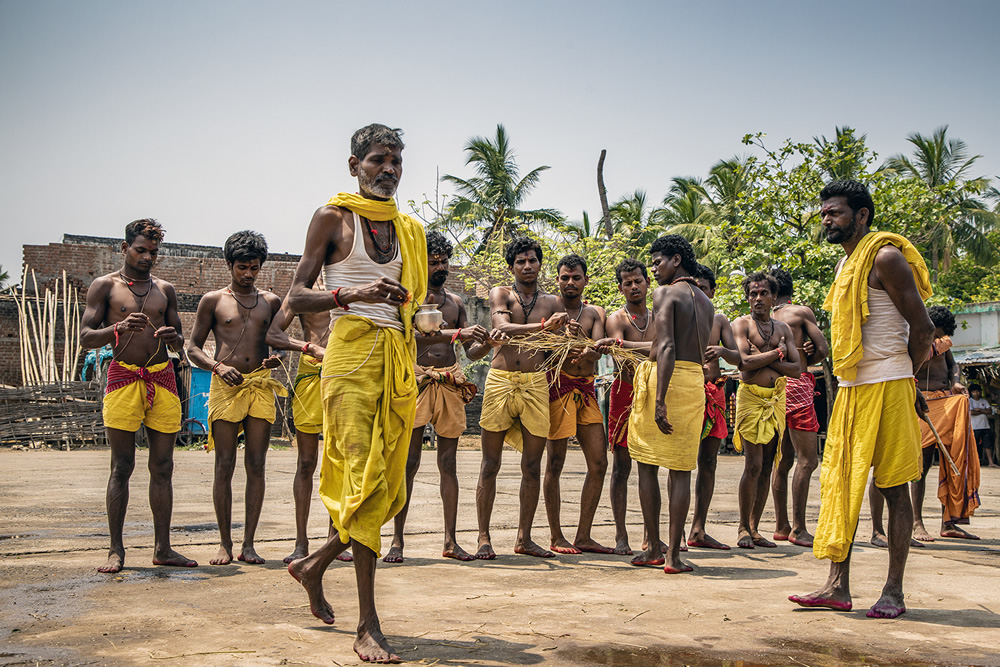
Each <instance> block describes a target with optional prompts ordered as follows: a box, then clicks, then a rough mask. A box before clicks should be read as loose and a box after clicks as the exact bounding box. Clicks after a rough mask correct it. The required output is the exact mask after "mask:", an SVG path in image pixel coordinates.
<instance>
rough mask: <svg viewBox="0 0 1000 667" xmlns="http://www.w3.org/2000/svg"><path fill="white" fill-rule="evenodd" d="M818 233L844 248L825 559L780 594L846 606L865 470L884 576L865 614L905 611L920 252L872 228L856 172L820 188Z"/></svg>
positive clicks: (823, 495)
mask: <svg viewBox="0 0 1000 667" xmlns="http://www.w3.org/2000/svg"><path fill="white" fill-rule="evenodd" d="M820 199H821V200H822V202H823V206H822V209H821V210H820V217H821V220H822V223H823V229H824V231H825V232H826V240H827V241H828V242H829V243H839V244H840V245H841V246H842V247H843V248H844V252H845V253H846V257H845V258H844V259H841V260H840V263H839V265H838V267H837V268H838V270H837V276H836V278H835V279H834V283H833V286H832V287H831V288H830V292H829V294H827V297H826V301H825V302H824V304H823V308H824V309H825V310H827V311H828V312H830V314H831V324H830V334H831V336H830V339H831V346H830V347H831V350H832V357H833V372H834V373H835V374H836V375H837V376H838V378H839V383H840V390H839V391H838V392H837V399H836V401H835V402H834V405H833V414H832V415H831V416H830V423H829V429H828V431H827V439H826V446H825V448H824V450H823V464H822V470H821V472H820V510H819V521H818V522H817V524H816V535H815V537H814V538H813V554H814V555H815V556H816V557H817V558H827V559H829V560H830V561H831V564H830V576H829V578H828V579H827V582H826V585H825V586H824V587H823V588H821V589H820V590H818V591H816V592H814V593H810V594H808V595H792V596H789V600H791V601H792V602H795V603H796V604H799V605H801V606H803V607H824V608H827V609H834V610H837V611H849V610H850V609H851V608H852V606H853V601H852V599H851V589H850V562H851V548H852V546H853V542H854V535H855V533H856V532H857V528H858V516H859V515H860V513H861V503H862V500H863V498H864V495H865V486H866V483H867V481H868V473H869V470H870V469H871V468H873V467H874V469H875V484H876V486H877V487H878V488H879V490H880V491H881V493H882V496H883V497H884V498H885V499H886V501H887V502H888V504H889V576H888V577H887V579H886V582H885V586H884V587H883V588H882V597H881V598H880V599H879V600H878V602H876V603H875V604H874V605H873V606H872V607H871V609H870V610H869V611H868V616H869V617H876V618H895V617H897V616H899V615H900V614H902V613H903V612H905V611H906V606H905V604H904V602H903V570H904V569H905V567H906V557H907V555H908V554H909V549H910V535H911V534H912V531H913V510H912V507H911V505H910V496H909V494H908V493H907V488H906V486H907V484H908V483H909V482H911V481H913V480H915V479H917V478H919V477H920V428H919V427H918V425H917V415H923V414H924V412H926V410H927V403H926V402H925V401H924V400H923V395H922V394H921V393H920V392H919V391H918V390H917V389H916V386H915V385H914V382H913V373H914V371H915V370H916V369H917V368H919V367H920V365H921V364H922V363H923V362H924V360H925V359H927V357H928V354H929V353H930V350H931V342H932V341H933V337H934V324H933V323H932V322H931V319H930V317H929V316H928V315H927V309H926V308H924V304H923V299H925V298H927V297H929V296H930V295H931V286H930V279H929V278H930V276H929V275H928V272H927V266H926V265H925V264H924V260H923V258H921V256H920V253H919V252H918V251H917V249H916V248H914V247H913V245H912V244H911V243H910V242H909V241H907V240H906V239H905V238H903V237H902V236H898V235H896V234H890V233H888V232H872V231H871V230H870V225H871V223H872V220H873V219H874V217H875V204H874V202H873V201H872V198H871V195H870V194H869V193H868V188H866V187H865V186H864V185H863V184H861V183H859V182H857V181H833V182H831V183H829V184H828V185H827V186H826V187H825V188H823V191H822V192H821V193H820Z"/></svg>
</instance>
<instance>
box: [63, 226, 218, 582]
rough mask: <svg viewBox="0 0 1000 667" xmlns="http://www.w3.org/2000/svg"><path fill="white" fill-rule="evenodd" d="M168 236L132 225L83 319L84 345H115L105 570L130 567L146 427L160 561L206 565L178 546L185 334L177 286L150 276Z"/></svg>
mask: <svg viewBox="0 0 1000 667" xmlns="http://www.w3.org/2000/svg"><path fill="white" fill-rule="evenodd" d="M162 240H163V228H162V227H160V223H158V222H156V221H155V220H152V219H149V218H146V219H143V220H136V221H134V222H130V223H129V224H128V225H127V226H126V227H125V241H123V242H122V245H121V250H122V268H120V269H119V270H117V271H115V272H113V273H109V274H107V275H105V276H101V277H100V278H97V279H96V280H94V282H93V283H91V285H90V288H89V289H88V290H87V309H86V311H85V312H84V313H83V318H82V321H81V328H80V345H81V346H82V347H84V348H94V349H96V348H101V347H104V346H105V345H113V346H114V348H113V349H114V357H113V360H112V362H111V365H110V366H109V367H108V386H107V390H106V392H105V394H104V410H103V414H104V428H105V430H106V431H107V435H108V444H109V445H110V446H111V476H110V477H109V478H108V492H107V509H108V530H109V532H110V533H111V548H110V549H109V551H108V561H107V562H106V563H105V564H104V565H102V566H101V567H99V568H98V572H108V573H115V572H120V571H121V569H122V567H124V565H125V543H124V541H123V540H122V530H123V528H124V525H125V510H126V509H127V508H128V495H129V494H128V482H129V478H130V477H131V476H132V471H133V470H134V469H135V432H136V431H138V430H139V427H140V426H142V425H143V424H145V425H146V434H147V437H148V440H149V507H150V509H151V510H152V511H153V535H154V546H153V564H154V565H176V566H180V567H195V566H197V565H198V563H196V562H194V561H193V560H191V559H190V558H186V557H184V556H182V555H180V554H179V553H177V552H176V551H174V550H173V549H171V548H170V514H171V510H172V509H173V503H174V491H173V486H172V478H173V471H174V442H175V441H176V440H177V431H179V430H180V427H181V402H180V399H179V398H178V396H177V382H176V378H175V376H174V371H173V369H172V368H171V363H170V359H169V358H168V356H167V350H168V349H171V350H175V351H179V350H181V349H183V347H184V337H183V336H182V335H181V320H180V317H179V316H178V315H177V294H176V293H175V292H174V286H173V285H171V284H170V283H168V282H167V281H165V280H160V279H159V278H156V277H154V276H153V275H151V274H150V271H152V269H153V264H154V263H155V262H156V258H157V256H158V255H159V252H160V242H161V241H162Z"/></svg>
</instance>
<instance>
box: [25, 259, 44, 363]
mask: <svg viewBox="0 0 1000 667" xmlns="http://www.w3.org/2000/svg"><path fill="white" fill-rule="evenodd" d="M31 282H32V283H33V284H34V285H35V309H36V310H37V311H38V313H40V312H41V308H42V305H41V299H40V298H39V296H38V280H37V279H36V278H35V270H34V269H31ZM29 305H30V302H29ZM28 312H29V313H31V315H32V319H31V325H32V334H33V336H34V339H35V351H36V353H37V355H38V356H35V355H32V358H33V359H34V361H35V364H36V369H37V370H38V371H39V373H41V370H42V368H41V366H40V365H39V363H38V362H39V359H40V356H41V354H42V341H41V339H40V338H39V331H40V330H41V328H42V327H41V321H40V320H39V319H38V317H37V315H38V313H34V312H32V310H31V309H30V308H29V309H28Z"/></svg>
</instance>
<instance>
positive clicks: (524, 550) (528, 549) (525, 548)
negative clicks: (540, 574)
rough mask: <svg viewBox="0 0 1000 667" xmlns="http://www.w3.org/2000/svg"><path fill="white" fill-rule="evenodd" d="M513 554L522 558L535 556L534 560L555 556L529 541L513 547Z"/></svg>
mask: <svg viewBox="0 0 1000 667" xmlns="http://www.w3.org/2000/svg"><path fill="white" fill-rule="evenodd" d="M514 553H516V554H521V555H522V556H535V557H536V558H555V557H556V555H555V554H554V553H552V552H551V551H549V550H547V549H543V548H541V547H540V546H538V545H537V544H535V543H534V542H532V541H531V540H528V541H527V542H518V543H517V544H515V545H514Z"/></svg>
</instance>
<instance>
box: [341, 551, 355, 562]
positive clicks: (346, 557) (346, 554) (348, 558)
mask: <svg viewBox="0 0 1000 667" xmlns="http://www.w3.org/2000/svg"><path fill="white" fill-rule="evenodd" d="M337 560H339V561H341V562H342V563H353V562H354V554H352V553H351V552H350V551H341V552H340V553H339V554H337Z"/></svg>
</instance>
